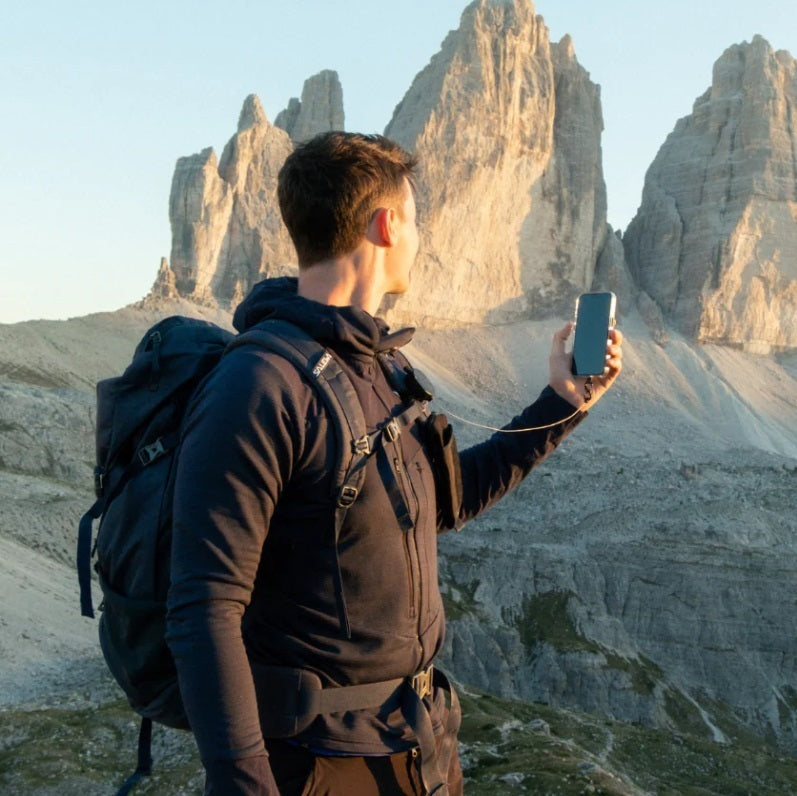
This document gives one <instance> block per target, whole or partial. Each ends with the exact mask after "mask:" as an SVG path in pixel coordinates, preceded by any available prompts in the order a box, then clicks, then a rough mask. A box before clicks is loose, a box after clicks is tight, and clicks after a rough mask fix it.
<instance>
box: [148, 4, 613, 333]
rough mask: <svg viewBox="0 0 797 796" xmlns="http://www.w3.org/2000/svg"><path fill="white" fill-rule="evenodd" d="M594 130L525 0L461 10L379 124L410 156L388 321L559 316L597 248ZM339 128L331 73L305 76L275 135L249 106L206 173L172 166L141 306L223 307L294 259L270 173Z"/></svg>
mask: <svg viewBox="0 0 797 796" xmlns="http://www.w3.org/2000/svg"><path fill="white" fill-rule="evenodd" d="M602 126H603V124H602V118H601V109H600V97H599V89H598V87H597V86H596V85H595V84H594V83H592V82H591V81H590V79H589V75H588V74H587V72H586V71H585V70H584V69H583V68H582V67H581V66H580V65H579V64H578V61H577V60H576V57H575V54H574V52H573V46H572V42H571V41H570V39H569V37H565V38H564V39H563V40H562V41H561V42H559V43H558V44H551V43H550V42H549V40H548V30H547V28H546V27H545V25H544V23H543V20H542V18H541V17H537V16H535V13H534V7H533V5H532V3H531V2H528V0H513V1H511V2H510V1H508V0H477V1H476V2H474V3H473V4H471V5H470V6H469V7H468V8H467V9H466V10H465V12H464V13H463V15H462V21H461V24H460V27H459V29H458V30H457V31H454V32H452V33H451V34H449V36H448V37H447V38H446V40H445V41H444V42H443V45H442V48H441V50H440V52H439V53H438V54H437V55H435V56H434V57H433V58H432V60H431V62H430V64H429V66H428V67H426V69H424V70H423V71H422V72H421V73H420V74H419V75H418V76H417V77H416V79H415V81H414V82H413V84H412V86H411V87H410V89H409V91H408V92H407V94H406V96H405V97H404V99H403V100H402V101H401V102H400V103H399V105H398V107H397V108H396V111H395V113H394V116H393V119H392V120H391V122H390V123H389V125H388V126H387V130H386V134H387V135H388V136H391V137H393V138H395V139H396V140H398V141H399V142H400V143H402V144H403V145H405V146H406V147H407V148H409V149H411V150H413V151H417V152H418V154H419V155H420V157H421V173H420V175H419V180H418V187H419V197H418V199H419V206H420V211H421V214H422V218H421V227H422V236H423V245H422V252H421V255H420V257H419V260H418V262H417V264H416V267H415V273H414V275H413V286H412V290H411V292H410V293H409V294H408V295H407V296H404V297H402V298H401V299H400V300H399V301H398V302H397V303H396V305H395V306H394V307H393V308H392V309H389V308H388V310H389V311H388V315H389V317H390V319H391V320H392V321H394V322H398V321H408V322H412V323H415V324H420V325H425V326H427V327H431V326H450V325H457V324H462V323H473V322H484V321H487V322H504V321H507V320H512V319H514V318H519V317H527V316H544V315H547V314H550V313H552V312H556V313H560V314H561V313H562V312H565V313H567V312H569V311H570V308H571V307H572V300H573V298H574V297H575V295H576V294H577V293H579V292H581V291H582V290H586V289H589V287H590V285H591V284H592V279H593V274H594V271H595V267H596V263H597V261H598V258H599V256H600V255H601V253H602V252H603V250H604V245H605V243H606V241H607V237H608V236H607V226H606V194H605V187H604V182H603V176H602V169H601V151H600V136H601V130H602ZM342 127H343V104H342V91H341V88H340V83H339V81H338V78H337V75H336V74H335V73H334V72H330V71H325V72H321V73H320V74H318V75H316V76H314V77H312V78H310V79H309V80H308V81H307V82H306V83H305V86H304V89H303V91H302V99H301V101H299V100H298V99H295V98H294V99H292V100H291V102H290V104H289V106H288V108H286V109H285V110H284V111H282V112H281V113H280V114H279V115H278V116H277V119H276V122H275V125H270V124H269V123H268V121H267V120H266V118H265V114H264V113H263V111H262V108H260V105H259V103H258V102H257V99H256V98H254V97H250V98H249V99H247V103H246V106H245V108H244V111H243V112H242V115H241V122H240V123H239V131H238V133H237V135H235V136H234V137H233V138H232V140H231V141H230V143H229V144H228V145H227V148H226V149H225V152H224V155H223V156H222V159H221V161H220V162H219V163H218V164H217V163H216V159H215V155H214V153H213V151H212V150H210V149H207V150H205V151H203V152H202V153H200V154H198V155H193V156H191V157H189V158H181V159H180V160H179V161H178V164H177V169H176V171H175V176H174V181H173V186H172V196H171V202H170V218H171V222H172V241H173V242H172V255H171V264H170V265H169V264H168V263H166V264H162V266H161V270H160V273H159V275H158V278H157V280H156V284H155V287H154V288H153V295H157V296H174V295H179V296H188V297H191V298H193V299H194V300H198V301H202V302H211V303H212V302H218V303H220V304H221V305H222V306H230V305H232V304H234V303H235V302H236V301H237V300H238V299H239V298H240V297H241V295H242V294H243V293H245V292H246V291H247V289H248V288H249V287H250V286H251V284H253V282H254V281H256V280H257V279H259V278H261V277H262V276H264V275H272V274H275V273H280V272H282V271H283V270H284V269H285V268H286V267H287V266H289V264H291V263H293V262H294V261H295V256H294V253H293V250H292V247H291V245H290V241H289V239H288V236H287V234H286V233H285V231H284V229H283V227H282V224H281V222H280V220H279V211H278V208H277V204H276V199H275V190H276V186H275V178H276V174H277V172H278V170H279V167H280V166H281V164H282V161H283V160H284V158H285V157H286V156H287V154H288V153H289V152H290V151H291V141H302V140H305V139H307V138H309V137H311V136H312V135H314V134H315V133H318V132H320V131H322V130H329V129H333V128H337V129H342ZM280 128H281V129H280ZM615 248H616V247H615ZM611 251H612V252H614V253H615V254H616V252H615V250H614V249H611ZM443 272H445V277H444V278H443V277H442V273H443Z"/></svg>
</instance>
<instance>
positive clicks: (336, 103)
mask: <svg viewBox="0 0 797 796" xmlns="http://www.w3.org/2000/svg"><path fill="white" fill-rule="evenodd" d="M274 125H275V126H276V127H279V128H281V129H282V130H285V132H286V133H287V134H288V135H289V136H290V137H291V140H292V141H307V140H308V139H310V138H312V137H313V136H314V135H318V133H323V132H326V131H327V130H342V129H343V88H342V86H341V85H340V80H339V79H338V73H337V72H333V71H332V70H331V69H325V70H323V71H322V72H319V73H318V74H317V75H313V76H312V77H310V78H308V79H307V80H306V81H305V83H304V87H303V88H302V98H301V100H299V99H298V98H297V97H291V100H290V102H289V103H288V107H287V108H286V109H285V110H284V111H281V112H280V113H278V114H277V118H276V119H275V120H274Z"/></svg>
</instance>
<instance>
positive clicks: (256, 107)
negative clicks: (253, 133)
mask: <svg viewBox="0 0 797 796" xmlns="http://www.w3.org/2000/svg"><path fill="white" fill-rule="evenodd" d="M259 124H268V119H267V118H266V112H265V111H264V110H263V106H262V105H261V104H260V99H259V98H258V96H257V95H256V94H250V95H249V96H248V97H247V98H246V99H245V100H244V106H243V108H241V114H240V116H239V117H238V132H239V133H242V132H243V131H244V130H248V129H249V128H250V127H255V126H256V125H259Z"/></svg>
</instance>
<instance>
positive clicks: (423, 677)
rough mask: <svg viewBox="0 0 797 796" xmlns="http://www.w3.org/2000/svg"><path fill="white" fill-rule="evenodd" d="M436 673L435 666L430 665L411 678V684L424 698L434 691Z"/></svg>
mask: <svg viewBox="0 0 797 796" xmlns="http://www.w3.org/2000/svg"><path fill="white" fill-rule="evenodd" d="M433 674H434V666H429V667H427V668H426V669H424V670H423V671H422V672H418V674H416V675H414V676H413V677H411V678H410V685H411V686H412V690H413V691H415V693H416V694H417V695H418V696H419V697H420V698H421V699H423V698H424V697H427V696H430V695H431V693H432V676H433Z"/></svg>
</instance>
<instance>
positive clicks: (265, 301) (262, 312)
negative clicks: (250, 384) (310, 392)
mask: <svg viewBox="0 0 797 796" xmlns="http://www.w3.org/2000/svg"><path fill="white" fill-rule="evenodd" d="M298 286H299V280H298V279H297V278H296V277H291V276H281V277H276V278H273V279H264V280H263V281H262V282H258V283H257V284H256V285H255V286H254V287H253V288H252V290H251V291H250V292H249V295H248V296H247V297H246V298H245V299H244V300H243V301H242V302H241V303H240V304H239V305H238V307H237V309H236V310H235V315H234V316H233V321H232V322H233V326H234V327H235V328H236V329H237V330H238V331H239V332H245V331H246V330H247V329H251V328H252V327H253V326H255V325H257V324H258V323H260V322H261V321H265V320H267V319H274V320H277V319H278V320H283V321H289V322H290V323H293V324H295V325H296V326H299V327H300V328H302V329H304V330H305V331H306V332H307V333H308V334H309V335H310V336H312V337H313V338H315V339H316V340H318V342H320V343H321V344H322V345H323V344H326V345H330V346H331V347H332V348H336V349H342V350H345V351H349V352H351V353H354V354H360V355H365V356H368V357H372V356H373V355H374V354H378V353H379V352H381V351H388V350H390V349H392V348H400V347H401V346H403V345H405V344H406V343H408V342H409V341H410V340H411V339H412V336H413V334H414V332H415V329H414V328H413V327H406V328H404V329H399V330H398V331H396V332H393V333H390V331H389V327H388V326H387V324H386V323H385V322H384V321H383V320H382V319H381V318H375V317H374V316H373V315H371V314H369V313H368V312H366V311H365V310H363V309H360V308H359V307H351V306H349V307H333V306H331V305H329V304H321V303H320V302H318V301H312V300H310V299H307V298H304V297H303V296H299V295H298V294H297V292H296V291H297V289H298Z"/></svg>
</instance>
